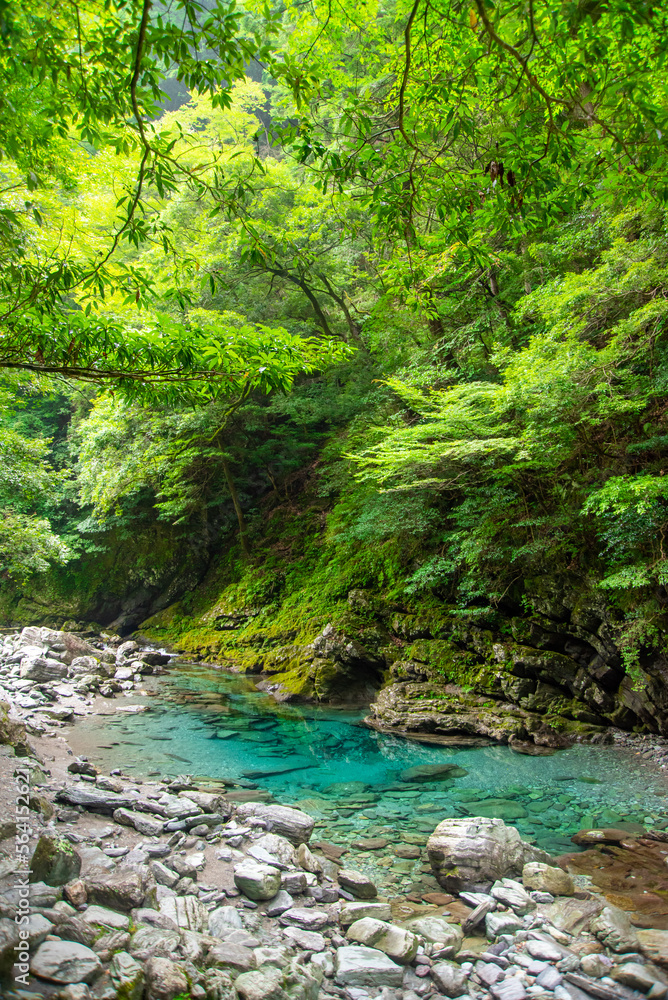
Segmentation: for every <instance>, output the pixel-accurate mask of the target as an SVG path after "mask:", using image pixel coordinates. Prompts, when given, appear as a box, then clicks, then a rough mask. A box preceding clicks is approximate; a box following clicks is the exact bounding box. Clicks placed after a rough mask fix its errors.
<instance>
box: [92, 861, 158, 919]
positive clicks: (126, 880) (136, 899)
mask: <svg viewBox="0 0 668 1000" xmlns="http://www.w3.org/2000/svg"><path fill="white" fill-rule="evenodd" d="M147 889H148V875H147V870H146V869H142V868H117V869H116V870H115V871H113V872H109V873H108V874H104V875H102V874H100V875H98V874H95V873H93V874H91V875H89V876H88V877H87V878H86V893H87V896H88V902H89V903H98V904H99V905H100V906H108V907H109V909H111V910H120V912H121V913H129V912H130V910H133V909H135V908H136V907H139V906H141V905H142V904H143V902H144V896H145V895H146V891H147Z"/></svg>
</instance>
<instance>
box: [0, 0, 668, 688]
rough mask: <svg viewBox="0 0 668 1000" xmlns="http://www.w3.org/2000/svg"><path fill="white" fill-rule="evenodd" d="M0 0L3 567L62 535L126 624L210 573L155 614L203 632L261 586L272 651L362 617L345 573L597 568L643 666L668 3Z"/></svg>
mask: <svg viewBox="0 0 668 1000" xmlns="http://www.w3.org/2000/svg"><path fill="white" fill-rule="evenodd" d="M3 10H4V11H5V13H4V18H5V22H4V23H5V36H4V37H5V39H6V47H5V50H4V51H3V54H2V56H1V57H0V75H1V76H2V81H3V98H2V100H3V101H4V102H5V106H6V107H9V104H11V106H12V109H13V115H5V116H4V118H3V123H2V126H0V145H1V146H2V148H3V151H4V152H3V157H4V158H3V160H2V162H1V163H0V173H2V175H3V188H2V191H1V192H0V259H1V261H2V265H3V267H2V276H1V277H0V315H1V316H2V323H1V325H0V366H2V367H4V368H5V370H7V369H9V368H16V369H18V370H20V371H25V370H27V371H28V372H30V373H31V378H32V377H33V376H34V381H32V382H31V381H26V382H20V381H16V377H15V376H13V375H11V376H8V378H10V379H12V378H13V379H15V380H14V381H13V382H7V385H8V390H7V392H8V397H7V405H6V409H5V412H4V415H3V423H2V433H3V434H4V435H6V436H5V437H3V439H2V440H3V441H6V446H3V447H6V451H7V456H8V457H7V459H6V461H5V463H4V464H5V472H3V473H2V475H5V476H6V481H5V480H1V479H0V506H2V508H3V510H4V511H5V515H4V516H5V522H6V524H7V525H9V527H10V528H11V530H13V531H14V532H16V533H17V537H19V540H20V539H21V538H24V535H25V538H24V540H20V544H19V545H17V546H15V548H14V550H13V554H12V553H10V552H9V550H8V554H7V557H6V558H7V565H6V571H7V572H8V573H10V574H11V575H12V576H13V577H14V578H16V579H18V578H19V577H21V575H22V574H24V575H25V574H26V573H28V572H33V571H35V570H43V569H44V567H45V566H46V565H47V564H51V566H52V567H53V568H52V569H50V570H49V571H48V573H47V575H46V576H45V577H43V578H42V579H48V580H49V581H50V586H51V585H52V587H53V590H52V591H51V592H52V593H56V592H59V593H61V594H63V595H65V597H66V599H67V601H70V602H73V601H75V600H77V599H78V598H76V596H73V595H77V594H79V595H81V594H87V593H88V592H89V591H90V593H91V594H94V595H95V601H96V602H97V603H95V605H94V607H95V608H96V609H98V608H102V609H103V613H104V615H106V616H107V620H110V619H112V618H113V614H114V613H115V612H112V611H111V610H108V609H109V608H111V607H112V606H113V607H114V608H116V609H118V607H119V604H120V605H122V602H123V600H124V597H123V593H125V592H127V593H131V594H134V593H135V591H140V592H141V593H142V594H144V597H142V600H145V602H146V607H147V608H148V607H151V608H154V607H157V606H160V607H164V604H165V603H166V602H167V601H168V600H169V601H171V600H176V599H177V598H178V597H179V595H180V594H182V593H183V592H187V593H186V596H184V597H183V598H182V600H181V602H180V604H176V605H175V607H174V608H172V610H171V611H169V612H165V613H164V614H165V621H167V620H168V625H166V626H165V627H166V628H168V629H169V630H170V631H169V635H170V636H171V638H174V639H175V638H177V637H178V636H182V635H183V634H184V633H188V639H187V642H188V643H189V644H190V646H191V647H192V648H195V647H196V646H197V645H198V643H199V644H200V646H201V647H206V648H207V649H209V650H210V651H211V652H212V655H213V651H214V650H215V651H217V653H221V651H222V652H225V653H226V655H227V653H229V655H234V651H235V650H238V648H240V647H239V645H238V644H237V645H235V643H236V639H235V638H233V637H230V636H228V635H226V634H225V635H223V632H222V631H221V628H219V619H220V615H222V616H223V617H224V615H226V614H229V613H231V612H232V611H234V610H235V608H236V609H239V608H245V609H247V610H248V609H251V610H252V612H253V617H252V618H249V620H248V621H247V623H246V624H245V625H244V626H243V628H242V629H240V634H241V633H243V636H242V639H243V642H241V646H242V647H243V648H244V649H247V650H250V651H251V652H248V654H246V653H244V654H243V655H244V656H246V655H248V657H251V658H252V657H255V656H256V655H257V651H258V650H266V649H270V648H273V647H274V646H277V645H281V644H285V643H286V642H292V641H307V640H308V639H309V638H312V636H313V634H314V630H317V629H319V628H321V627H322V626H323V625H324V624H326V623H327V621H328V620H334V621H336V622H337V623H338V624H341V626H342V627H343V626H345V625H346V623H348V624H350V625H351V627H353V626H354V627H355V628H356V629H359V630H362V631H363V630H364V629H365V628H366V627H367V624H368V623H365V619H364V615H363V614H362V613H361V612H359V611H357V610H355V609H352V608H351V606H350V605H349V604H348V601H347V595H348V593H349V591H350V590H352V589H359V588H365V589H367V590H368V591H369V592H372V591H379V590H380V591H383V593H384V596H385V598H386V599H387V600H388V601H390V602H396V604H397V606H399V607H401V608H403V609H404V610H408V611H414V610H420V609H421V610H424V609H429V608H432V607H436V608H437V607H442V606H443V605H444V604H447V605H448V606H449V607H451V608H454V609H455V610H456V612H457V614H460V615H462V616H464V617H466V616H472V615H477V614H479V615H482V616H483V617H484V616H485V615H487V616H488V617H489V616H493V615H494V613H495V612H494V609H495V608H499V607H501V606H503V605H504V602H505V603H506V604H512V606H513V607H514V608H515V609H517V608H522V607H523V605H524V606H528V604H529V603H530V599H531V598H530V595H531V593H532V592H533V591H532V588H534V590H535V587H536V586H537V585H538V584H537V583H536V581H538V582H539V581H541V580H552V579H555V578H556V576H559V577H560V578H566V579H576V578H577V579H578V580H580V581H584V583H583V586H589V585H590V584H592V583H595V584H596V585H598V586H600V592H601V594H602V597H601V600H603V599H605V601H607V602H608V604H609V606H611V607H612V608H613V609H614V612H611V616H612V617H611V620H612V619H614V621H615V623H616V624H615V626H614V627H615V628H616V629H617V639H618V643H619V645H620V648H621V650H622V652H623V655H624V657H625V662H626V664H627V668H628V670H630V671H632V670H640V669H641V668H642V664H643V662H644V657H645V656H646V652H647V650H648V649H649V648H650V647H652V646H658V645H660V643H661V641H662V636H664V635H665V627H666V625H665V609H666V603H667V601H668V579H667V577H666V558H665V542H664V535H665V531H666V526H667V525H668V517H667V515H666V511H667V509H668V502H667V499H666V489H665V488H664V483H665V473H666V450H667V448H668V428H667V427H666V412H667V411H666V407H665V398H666V391H667V389H668V363H667V362H668V358H667V351H668V342H667V340H666V323H667V320H668V250H667V246H668V241H667V223H666V215H665V211H666V209H665V202H666V195H667V193H668V189H667V188H666V182H665V177H666V174H667V170H666V167H667V164H666V141H667V140H666V136H668V130H667V128H666V112H667V110H668V105H667V101H666V84H665V57H666V51H667V50H666V46H667V45H668V42H667V41H666V38H667V37H668V33H667V32H666V23H665V15H664V13H663V12H662V11H660V10H658V9H655V8H651V7H648V6H647V5H644V4H638V3H631V4H630V5H629V4H628V3H625V2H623V0H611V2H610V3H607V4H601V3H598V2H596V0H594V2H593V3H586V4H585V3H579V4H577V3H576V4H566V3H561V2H560V3H557V4H554V3H552V4H547V3H542V4H541V3H535V2H534V3H532V4H530V5H529V6H527V7H517V6H512V5H509V4H507V3H497V4H495V5H492V4H489V3H487V2H486V0H474V2H473V5H472V6H471V5H468V6H465V5H457V4H455V5H454V6H452V5H450V6H447V5H444V4H443V3H442V2H441V0H430V2H429V3H427V2H426V0H396V2H393V3H392V4H386V3H385V2H384V0H374V2H370V3H366V4H357V5H352V6H351V5H349V4H348V5H343V6H341V5H339V6H334V7H332V6H331V5H330V4H323V3H322V2H321V0H310V2H309V4H308V5H306V6H304V4H302V3H299V4H296V3H293V2H292V0H288V2H287V4H286V5H284V6H283V7H281V8H280V10H276V11H270V10H267V9H264V8H262V9H261V8H260V6H259V5H257V4H255V5H253V6H251V7H249V8H248V9H246V10H241V9H237V8H235V7H234V6H232V5H228V4H227V3H225V2H223V0H215V2H214V0H207V2H206V3H200V2H196V0H179V3H177V4H176V6H175V7H174V8H171V7H169V8H168V7H167V6H164V5H162V4H160V5H158V4H154V5H153V6H151V4H149V3H148V0H112V2H111V3H108V4H107V5H106V6H105V7H104V10H98V8H97V7H96V8H95V10H93V8H92V7H91V6H90V5H89V4H87V3H80V4H78V5H76V4H75V5H74V7H71V8H67V9H63V10H62V11H60V10H59V11H54V10H53V9H52V8H51V7H48V6H45V5H44V4H43V3H42V2H41V0H31V2H30V3H29V4H28V5H22V6H19V5H16V4H14V3H11V2H10V3H9V4H7V5H5V7H4V8H3ZM80 41H81V47H80V46H79V42H80ZM169 77H171V84H174V83H176V84H177V85H178V86H179V87H180V91H179V93H180V97H179V106H174V104H170V106H169V107H168V106H167V102H166V101H165V98H164V93H163V88H166V87H167V86H170V89H172V90H173V89H174V88H173V87H172V86H171V84H169V85H168V84H167V83H166V79H167V78H169ZM44 373H47V374H49V375H50V376H52V377H53V376H65V377H66V378H68V379H76V380H78V384H79V385H81V383H82V382H83V383H84V384H83V388H81V389H80V390H78V391H75V390H74V389H72V388H71V386H70V387H68V386H67V385H65V384H64V383H62V382H56V381H53V382H51V383H48V384H47V383H46V382H44V380H43V379H44ZM31 449H32V451H31ZM12 456H13V457H12ZM12 469H13V470H14V472H12ZM31 477H32V478H31ZM3 484H4V485H3ZM8 530H9V528H8ZM30 532H32V535H31V534H30ZM22 533H23V534H22ZM63 546H67V548H68V551H69V555H70V556H71V558H70V560H69V562H67V564H66V565H65V566H64V567H61V568H57V565H56V564H57V563H59V562H60V561H61V560H62V559H63V558H65V557H66V555H67V554H66V553H65V551H64V548H63ZM12 559H15V562H11V560H12ZM110 567H113V571H110ZM207 568H208V569H207ZM110 573H111V576H113V586H112V584H111V583H109V584H106V580H105V579H104V577H105V574H106V575H109V574H110ZM205 573H207V576H206V580H205V581H204V582H202V579H203V577H204V574H205ZM119 580H121V582H120V583H119ZM105 585H106V586H107V591H109V592H111V590H112V589H113V591H114V593H113V600H111V598H110V603H109V604H106V603H105V600H106V596H105V595H107V591H105ZM12 586H13V584H9V585H8V586H7V588H6V590H7V592H10V591H11V587H12ZM124 586H125V588H126V590H125V591H123V587H124ZM59 588H60V590H59ZM142 588H143V589H142ZM147 594H148V596H146V595H147ZM107 596H108V595H107ZM64 599H65V598H64ZM92 600H93V598H91V601H92ZM151 602H153V603H151ZM92 606H93V605H92V604H90V603H89V605H88V608H90V607H92ZM141 606H142V607H144V604H142V605H141ZM68 607H69V605H68ZM81 607H82V608H83V609H84V611H82V614H81V617H86V613H87V612H85V609H86V607H87V606H86V601H85V599H84V598H83V597H82V598H81ZM96 614H97V610H96ZM217 616H218V617H217ZM220 620H222V619H220ZM137 624H138V621H137ZM370 641H371V640H370ZM244 644H245V645H244ZM249 662H250V660H249ZM253 662H254V661H253Z"/></svg>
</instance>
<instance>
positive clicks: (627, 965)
mask: <svg viewBox="0 0 668 1000" xmlns="http://www.w3.org/2000/svg"><path fill="white" fill-rule="evenodd" d="M610 975H611V977H612V978H613V979H614V980H615V982H617V983H621V984H622V986H628V987H629V988H630V989H632V990H638V991H639V992H640V993H649V991H650V990H651V989H652V987H653V986H656V985H657V984H658V985H659V986H662V987H663V990H664V992H665V990H666V987H667V984H666V983H665V982H662V980H660V979H659V977H658V976H656V975H654V973H653V972H652V970H651V969H650V968H649V966H647V965H640V963H639V962H624V964H623V965H616V966H615V967H614V969H613V970H612V972H611V973H610Z"/></svg>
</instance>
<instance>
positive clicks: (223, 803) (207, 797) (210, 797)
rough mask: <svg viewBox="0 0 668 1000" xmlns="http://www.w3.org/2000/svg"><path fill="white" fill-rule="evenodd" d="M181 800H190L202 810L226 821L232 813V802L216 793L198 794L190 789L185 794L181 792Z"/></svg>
mask: <svg viewBox="0 0 668 1000" xmlns="http://www.w3.org/2000/svg"><path fill="white" fill-rule="evenodd" d="M179 798H182V799H188V800H189V801H190V802H194V803H195V805H198V806H199V807H200V809H203V810H204V812H207V813H217V814H219V815H222V816H223V817H224V818H225V819H228V818H229V817H230V815H231V813H232V804H231V802H229V801H228V800H227V799H226V798H225V796H224V795H219V794H217V793H216V792H198V791H194V790H191V789H188V790H187V791H185V792H179Z"/></svg>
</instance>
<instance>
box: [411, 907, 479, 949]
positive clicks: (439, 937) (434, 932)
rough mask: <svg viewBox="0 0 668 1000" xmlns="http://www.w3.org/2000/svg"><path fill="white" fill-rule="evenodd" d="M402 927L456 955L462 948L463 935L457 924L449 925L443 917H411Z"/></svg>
mask: <svg viewBox="0 0 668 1000" xmlns="http://www.w3.org/2000/svg"><path fill="white" fill-rule="evenodd" d="M403 925H404V927H406V928H407V929H408V930H410V931H412V932H413V933H414V934H420V935H421V936H422V937H423V938H425V939H426V940H427V941H431V942H433V943H434V944H438V945H440V947H442V948H452V949H453V954H454V955H456V954H457V952H458V951H459V950H460V948H461V946H462V941H463V940H464V934H463V933H462V929H461V927H459V926H458V925H457V924H450V923H448V921H447V920H445V918H444V917H432V916H426V917H413V918H412V919H411V920H404V921H403Z"/></svg>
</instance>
